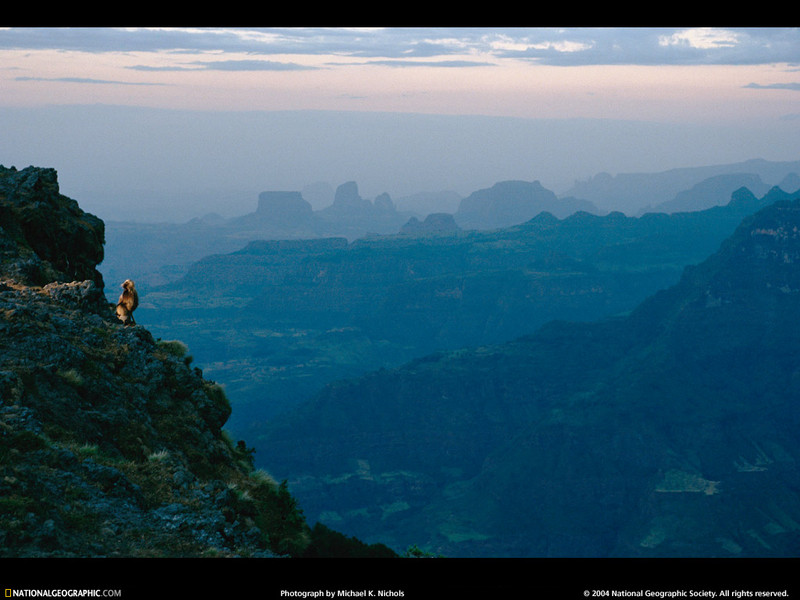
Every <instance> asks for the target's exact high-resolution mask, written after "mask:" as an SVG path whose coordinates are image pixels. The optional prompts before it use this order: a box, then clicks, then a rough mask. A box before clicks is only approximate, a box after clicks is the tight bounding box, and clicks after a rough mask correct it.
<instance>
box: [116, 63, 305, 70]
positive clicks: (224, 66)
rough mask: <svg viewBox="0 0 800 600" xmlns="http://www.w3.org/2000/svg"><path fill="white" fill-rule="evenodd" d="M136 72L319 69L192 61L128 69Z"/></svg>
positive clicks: (296, 66) (297, 65)
mask: <svg viewBox="0 0 800 600" xmlns="http://www.w3.org/2000/svg"><path fill="white" fill-rule="evenodd" d="M128 68H129V69H133V70H136V71H154V72H155V71H197V70H205V71H303V70H315V69H317V68H318V67H311V66H306V65H300V64H297V63H285V62H276V61H271V60H220V61H192V62H190V63H186V64H183V65H171V66H158V67H156V66H152V65H135V66H132V67H128Z"/></svg>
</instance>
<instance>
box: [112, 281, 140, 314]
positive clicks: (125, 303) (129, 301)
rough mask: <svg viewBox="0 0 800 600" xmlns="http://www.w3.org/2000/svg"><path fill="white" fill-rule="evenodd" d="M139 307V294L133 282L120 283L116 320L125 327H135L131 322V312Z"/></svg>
mask: <svg viewBox="0 0 800 600" xmlns="http://www.w3.org/2000/svg"><path fill="white" fill-rule="evenodd" d="M137 306H139V294H138V293H137V292H136V286H135V285H134V284H133V281H131V280H130V279H126V280H125V281H123V282H122V294H120V297H119V301H118V302H117V318H118V319H119V320H120V321H122V322H123V323H124V324H125V325H136V321H134V320H133V311H134V310H136V307H137Z"/></svg>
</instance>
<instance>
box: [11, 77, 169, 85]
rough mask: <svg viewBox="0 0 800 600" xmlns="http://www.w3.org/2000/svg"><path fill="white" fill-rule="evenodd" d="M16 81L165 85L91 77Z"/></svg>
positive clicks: (18, 79)
mask: <svg viewBox="0 0 800 600" xmlns="http://www.w3.org/2000/svg"><path fill="white" fill-rule="evenodd" d="M14 81H55V82H60V83H89V84H100V85H164V84H163V83H139V82H134V81H111V80H106V79H92V78H89V77H15V78H14Z"/></svg>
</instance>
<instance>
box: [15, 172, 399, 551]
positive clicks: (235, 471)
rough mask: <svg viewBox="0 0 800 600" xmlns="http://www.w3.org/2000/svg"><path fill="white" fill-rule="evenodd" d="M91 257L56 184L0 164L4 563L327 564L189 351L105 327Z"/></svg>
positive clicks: (106, 315)
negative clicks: (236, 434)
mask: <svg viewBox="0 0 800 600" xmlns="http://www.w3.org/2000/svg"><path fill="white" fill-rule="evenodd" d="M102 257H103V222H102V221H101V220H100V219H98V218H97V217H95V216H93V215H89V214H87V213H85V212H83V211H82V210H81V209H80V208H79V207H78V205H77V203H76V202H75V201H74V200H71V199H69V198H66V197H64V196H62V195H61V194H60V193H59V191H58V183H57V178H56V173H55V171H53V170H51V169H39V168H35V167H29V168H27V169H24V170H22V171H17V170H16V169H14V168H10V169H9V168H5V167H0V556H2V557H101V556H119V557H195V556H246V557H270V556H276V555H280V556H304V555H321V554H323V555H324V554H325V552H329V551H331V550H330V549H331V548H332V547H333V544H332V543H331V542H330V539H331V538H332V536H334V535H335V532H331V531H330V530H322V529H319V528H316V529H314V530H312V529H311V528H310V527H309V526H308V525H307V523H306V521H305V519H304V516H303V513H302V510H301V509H300V508H299V507H298V505H297V502H296V501H295V499H294V498H293V497H292V496H291V495H290V494H289V492H288V491H287V489H286V485H285V484H279V483H278V482H276V481H274V480H273V479H272V478H271V477H270V476H269V475H268V474H267V473H265V472H263V471H256V470H254V469H253V466H252V463H253V460H252V450H250V449H248V448H247V445H246V444H245V443H244V442H238V443H235V442H234V441H233V440H231V439H230V437H229V436H228V434H227V433H226V432H225V431H224V430H223V426H224V425H225V423H226V421H227V419H228V417H229V416H230V414H231V406H230V404H229V402H228V399H227V397H226V395H225V392H224V390H223V388H222V387H221V386H220V385H218V384H217V383H215V382H213V381H209V380H207V379H205V378H204V377H203V374H202V372H201V370H200V369H198V368H196V367H194V366H193V365H192V358H191V356H189V355H188V353H187V352H188V351H187V348H186V346H185V345H183V344H182V343H180V342H176V341H164V340H160V339H155V338H154V337H153V336H152V334H151V333H150V332H149V331H148V330H147V329H146V328H145V327H143V326H141V325H137V326H134V327H124V326H123V325H122V324H121V323H120V321H118V320H117V318H116V316H115V314H114V307H113V305H111V304H109V303H108V302H107V301H106V300H105V298H104V296H103V279H102V277H101V276H100V274H99V272H98V271H97V269H96V267H97V265H98V263H99V262H100V261H101V260H102ZM323 536H324V538H325V539H323ZM345 541H346V542H347V543H341V544H339V545H338V546H337V548H338V549H339V550H341V551H344V552H348V553H351V554H359V553H362V554H371V555H376V554H377V555H393V553H392V552H391V551H390V550H389V549H388V548H385V547H378V546H375V547H368V546H366V545H364V544H361V543H359V542H357V540H345Z"/></svg>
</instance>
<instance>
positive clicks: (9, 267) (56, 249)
mask: <svg viewBox="0 0 800 600" xmlns="http://www.w3.org/2000/svg"><path fill="white" fill-rule="evenodd" d="M104 234H105V227H104V224H103V222H102V221H101V220H100V219H99V218H98V217H96V216H94V215H91V214H88V213H85V212H84V211H82V210H81V209H80V207H79V206H78V203H77V202H76V201H75V200H72V199H71V198H67V197H66V196H63V195H61V193H59V188H58V177H57V175H56V171H55V170H54V169H42V168H36V167H28V168H26V169H23V170H21V171H18V170H17V169H16V168H14V167H11V168H6V167H3V166H0V274H3V275H6V276H13V277H14V278H15V279H17V280H18V281H20V282H24V283H27V284H29V285H39V286H41V285H44V284H46V283H49V282H52V281H74V280H79V281H80V280H84V279H88V280H91V281H93V282H94V283H95V284H96V285H97V286H98V287H99V288H102V287H103V277H102V275H101V274H100V273H99V271H98V270H97V269H96V266H97V265H98V264H99V263H100V262H101V261H102V260H103V243H104Z"/></svg>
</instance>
